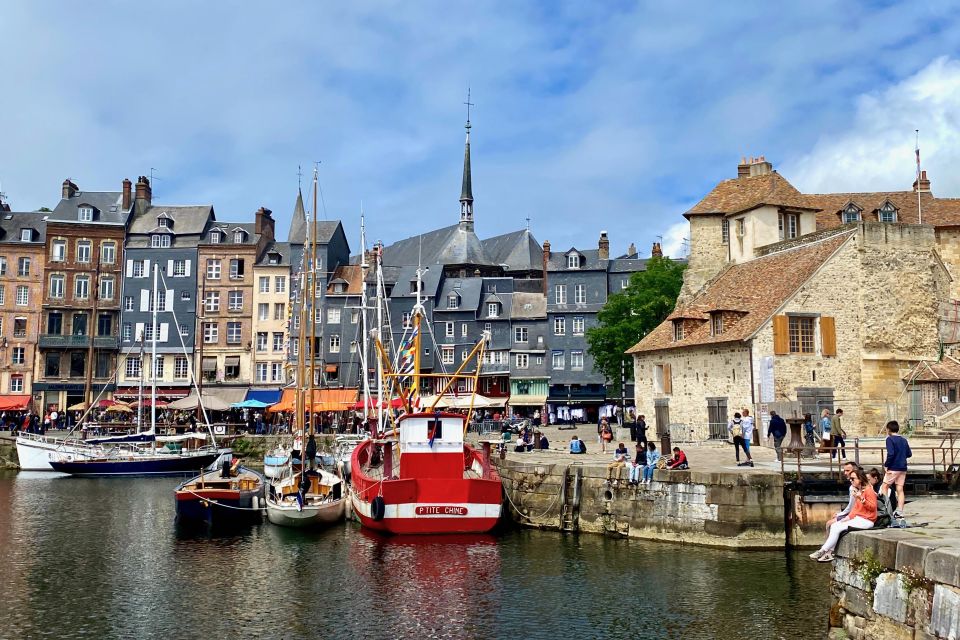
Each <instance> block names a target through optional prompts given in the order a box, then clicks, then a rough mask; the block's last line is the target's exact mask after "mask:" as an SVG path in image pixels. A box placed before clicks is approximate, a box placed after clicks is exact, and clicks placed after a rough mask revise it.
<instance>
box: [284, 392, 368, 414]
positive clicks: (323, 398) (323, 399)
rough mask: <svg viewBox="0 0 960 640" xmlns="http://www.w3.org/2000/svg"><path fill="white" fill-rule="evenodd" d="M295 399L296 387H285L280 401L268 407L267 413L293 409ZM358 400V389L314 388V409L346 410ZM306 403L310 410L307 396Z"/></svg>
mask: <svg viewBox="0 0 960 640" xmlns="http://www.w3.org/2000/svg"><path fill="white" fill-rule="evenodd" d="M305 393H307V392H305ZM295 401H296V389H284V390H283V396H282V397H281V398H280V402H278V403H277V404H275V405H273V406H272V407H270V408H269V409H267V413H277V412H281V411H283V412H288V411H293V409H294V402H295ZM356 401H357V390H356V389H314V390H313V411H346V410H348V409H352V408H353V405H354V404H355V403H356ZM304 403H305V405H306V406H307V409H308V410H309V409H310V406H309V398H305V399H304Z"/></svg>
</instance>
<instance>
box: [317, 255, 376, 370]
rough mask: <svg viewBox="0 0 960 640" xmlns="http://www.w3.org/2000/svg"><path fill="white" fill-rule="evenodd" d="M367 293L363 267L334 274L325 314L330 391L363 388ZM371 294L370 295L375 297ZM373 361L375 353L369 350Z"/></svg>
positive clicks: (349, 267) (342, 268)
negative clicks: (363, 308)
mask: <svg viewBox="0 0 960 640" xmlns="http://www.w3.org/2000/svg"><path fill="white" fill-rule="evenodd" d="M362 290H363V267H361V266H360V265H356V264H350V265H340V266H338V267H336V268H335V269H334V271H333V273H332V274H330V278H329V282H328V283H327V291H326V298H325V305H324V310H323V313H322V314H321V317H322V320H323V323H324V332H325V337H324V345H325V352H326V360H325V361H324V379H325V381H326V386H327V387H342V388H349V389H357V388H359V387H360V386H361V385H362V384H363V379H362V378H361V375H362V367H361V366H360V353H361V351H362V349H363V333H362V323H361V322H360V306H361V298H362ZM372 292H373V290H372V288H371V289H369V290H368V295H369V294H370V293H372ZM368 354H371V355H370V358H371V364H372V363H374V362H375V361H374V360H373V354H374V350H373V348H372V347H371V348H370V349H369V350H368Z"/></svg>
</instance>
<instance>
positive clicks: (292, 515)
mask: <svg viewBox="0 0 960 640" xmlns="http://www.w3.org/2000/svg"><path fill="white" fill-rule="evenodd" d="M302 478H303V475H302V472H299V471H297V472H296V473H291V474H287V475H286V477H284V478H282V479H279V480H274V481H273V482H271V483H270V485H269V488H270V490H269V493H268V495H267V519H268V520H270V522H272V523H273V524H276V525H279V526H281V527H299V528H306V527H322V526H327V525H330V524H333V523H335V522H339V521H341V520H343V515H344V511H345V507H346V498H345V497H344V491H343V480H341V479H340V478H339V477H338V476H336V475H334V474H332V473H329V472H327V471H323V470H322V469H321V470H316V471H308V472H307V474H306V482H304V483H302V484H303V486H301V479H302Z"/></svg>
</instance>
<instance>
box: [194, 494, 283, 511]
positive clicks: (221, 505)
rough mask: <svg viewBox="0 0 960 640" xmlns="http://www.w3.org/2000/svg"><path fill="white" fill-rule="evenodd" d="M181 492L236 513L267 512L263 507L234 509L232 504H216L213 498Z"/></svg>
mask: <svg viewBox="0 0 960 640" xmlns="http://www.w3.org/2000/svg"><path fill="white" fill-rule="evenodd" d="M181 491H186V492H187V493H189V494H191V495H194V496H196V497H198V498H200V499H201V500H203V501H205V502H209V503H210V504H213V505H215V506H217V507H223V508H224V509H236V510H237V511H266V510H267V508H266V507H263V508H260V507H257V508H256V509H254V508H253V507H235V506H233V505H232V504H222V503H220V502H217V501H216V500H214V499H213V498H208V497H206V496H202V495H200V494H199V493H196V492H195V491H191V490H190V489H181ZM257 497H258V498H259V497H260V496H257Z"/></svg>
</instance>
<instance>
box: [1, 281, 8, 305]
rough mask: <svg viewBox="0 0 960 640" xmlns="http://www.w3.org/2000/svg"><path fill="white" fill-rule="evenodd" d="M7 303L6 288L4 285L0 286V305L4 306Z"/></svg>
mask: <svg viewBox="0 0 960 640" xmlns="http://www.w3.org/2000/svg"><path fill="white" fill-rule="evenodd" d="M6 302H7V287H6V285H2V284H0V305H2V304H6Z"/></svg>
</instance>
